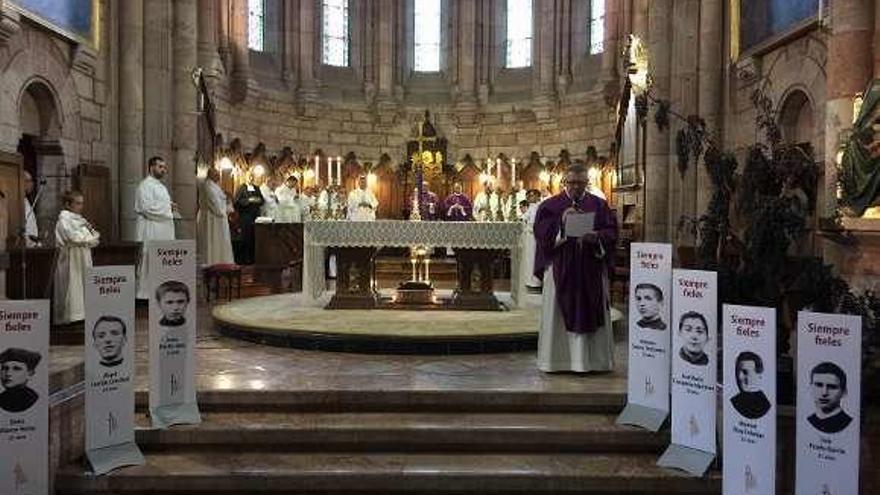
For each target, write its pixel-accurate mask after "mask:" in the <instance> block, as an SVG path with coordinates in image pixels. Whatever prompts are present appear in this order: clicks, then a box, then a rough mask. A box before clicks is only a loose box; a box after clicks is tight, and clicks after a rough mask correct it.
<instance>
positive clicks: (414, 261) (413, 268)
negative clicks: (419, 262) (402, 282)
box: [409, 258, 416, 281]
mask: <svg viewBox="0 0 880 495" xmlns="http://www.w3.org/2000/svg"><path fill="white" fill-rule="evenodd" d="M409 262H410V263H412V279H413V281H415V280H416V259H415V258H410V259H409Z"/></svg>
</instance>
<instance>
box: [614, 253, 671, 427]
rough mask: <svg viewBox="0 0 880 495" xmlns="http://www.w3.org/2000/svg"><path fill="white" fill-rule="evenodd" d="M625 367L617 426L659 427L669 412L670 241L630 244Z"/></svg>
mask: <svg viewBox="0 0 880 495" xmlns="http://www.w3.org/2000/svg"><path fill="white" fill-rule="evenodd" d="M629 266H630V272H629V273H630V288H629V327H628V328H629V367H628V370H627V372H628V376H627V403H626V407H625V408H624V409H623V412H621V413H620V416H619V417H618V418H617V422H618V423H621V424H630V425H636V426H641V427H643V428H646V429H649V430H651V431H657V430H659V429H660V427H661V426H662V425H663V422H664V421H665V420H666V417H667V416H668V415H669V370H670V352H669V347H670V345H671V339H672V337H671V333H672V330H671V328H672V325H670V321H669V318H670V315H671V311H672V304H671V302H672V301H671V299H670V285H671V282H672V245H671V244H657V243H633V244H632V245H631V246H630V264H629Z"/></svg>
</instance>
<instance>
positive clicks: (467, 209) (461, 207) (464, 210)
mask: <svg viewBox="0 0 880 495" xmlns="http://www.w3.org/2000/svg"><path fill="white" fill-rule="evenodd" d="M461 191H462V189H461V184H459V183H457V182H456V183H455V184H454V185H453V186H452V194H450V195H449V196H446V200H445V201H443V215H444V217H445V218H446V220H449V221H452V222H466V221H469V220H473V219H474V217H473V211H474V205H473V203H471V200H470V199H468V197H467V196H465V195H464V194H463V193H462V192H461Z"/></svg>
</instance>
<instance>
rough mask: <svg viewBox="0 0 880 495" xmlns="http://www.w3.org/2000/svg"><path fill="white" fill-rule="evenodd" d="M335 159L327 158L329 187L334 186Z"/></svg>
mask: <svg viewBox="0 0 880 495" xmlns="http://www.w3.org/2000/svg"><path fill="white" fill-rule="evenodd" d="M332 163H333V159H332V158H330V157H329V156H328V157H327V187H329V186H332V185H333V165H331V164H332Z"/></svg>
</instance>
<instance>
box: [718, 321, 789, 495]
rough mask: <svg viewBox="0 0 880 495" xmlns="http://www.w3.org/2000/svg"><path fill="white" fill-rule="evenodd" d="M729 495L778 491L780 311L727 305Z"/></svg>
mask: <svg viewBox="0 0 880 495" xmlns="http://www.w3.org/2000/svg"><path fill="white" fill-rule="evenodd" d="M721 321H722V326H723V333H722V335H723V337H722V338H723V340H724V353H723V354H724V368H723V370H724V372H723V375H724V408H723V410H724V423H723V428H724V441H723V442H722V444H723V446H724V468H723V469H724V473H723V474H724V476H723V482H722V486H723V493H724V495H741V494H743V493H750V494H754V495H773V494H774V493H775V492H776V310H775V309H774V308H763V307H755V306H736V305H733V304H725V305H724V308H723V312H722V319H721Z"/></svg>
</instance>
